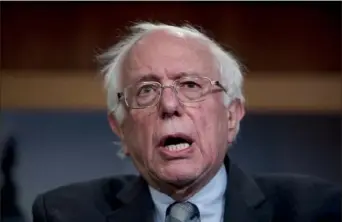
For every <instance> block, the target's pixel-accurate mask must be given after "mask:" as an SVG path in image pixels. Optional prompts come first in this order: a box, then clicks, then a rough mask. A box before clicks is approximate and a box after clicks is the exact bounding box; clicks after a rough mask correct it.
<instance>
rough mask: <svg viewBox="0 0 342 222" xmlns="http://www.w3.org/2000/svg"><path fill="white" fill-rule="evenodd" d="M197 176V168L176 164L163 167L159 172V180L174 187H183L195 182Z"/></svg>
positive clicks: (198, 172)
mask: <svg viewBox="0 0 342 222" xmlns="http://www.w3.org/2000/svg"><path fill="white" fill-rule="evenodd" d="M199 175H200V171H199V169H198V168H197V169H196V168H194V167H191V166H189V165H188V166H185V165H184V164H178V165H171V166H167V167H164V168H163V171H162V172H160V179H162V180H164V181H166V182H168V183H171V184H174V185H185V184H188V183H191V182H193V181H194V180H196V179H197V178H198V177H199Z"/></svg>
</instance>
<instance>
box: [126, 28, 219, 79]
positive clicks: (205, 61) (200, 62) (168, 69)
mask: <svg viewBox="0 0 342 222" xmlns="http://www.w3.org/2000/svg"><path fill="white" fill-rule="evenodd" d="M184 74H189V75H199V76H207V77H210V78H218V72H217V65H216V63H215V60H214V57H213V54H212V53H211V51H210V48H209V46H208V45H207V44H205V43H204V41H201V40H199V39H195V38H193V37H182V36H177V35H173V34H170V33H167V32H165V31H156V32H154V33H150V34H148V35H146V36H144V37H143V38H142V39H141V40H139V41H138V42H137V43H136V44H135V45H134V46H133V47H132V48H131V50H130V51H129V53H128V54H127V56H126V58H125V62H124V66H123V76H122V83H123V85H124V86H126V85H129V84H132V83H134V82H137V81H139V80H140V79H144V77H146V76H154V78H155V79H156V80H160V81H162V80H165V79H176V78H178V77H179V76H181V75H184Z"/></svg>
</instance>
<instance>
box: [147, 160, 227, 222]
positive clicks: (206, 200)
mask: <svg viewBox="0 0 342 222" xmlns="http://www.w3.org/2000/svg"><path fill="white" fill-rule="evenodd" d="M226 187H227V172H226V168H225V166H224V165H223V164H222V166H221V168H220V169H219V171H218V172H217V173H216V175H215V176H214V177H213V178H212V179H211V180H210V181H209V183H207V184H206V185H205V186H204V187H203V188H202V189H201V190H200V191H199V192H197V193H196V194H195V195H194V196H192V197H191V198H189V200H188V201H190V202H191V203H193V204H195V205H196V206H197V207H198V209H199V211H200V214H201V217H206V216H210V215H211V214H214V213H217V209H218V208H217V207H219V208H221V205H222V203H223V202H224V193H225V191H226ZM149 190H150V193H151V196H152V200H153V202H154V204H155V207H156V220H157V221H165V213H166V209H167V207H168V206H169V205H170V204H172V203H173V202H174V201H175V200H173V199H172V198H171V197H169V196H168V195H166V194H164V193H161V192H159V191H158V190H156V189H154V188H153V187H151V186H149ZM216 205H219V206H216Z"/></svg>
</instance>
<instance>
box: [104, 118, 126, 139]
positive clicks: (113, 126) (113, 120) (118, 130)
mask: <svg viewBox="0 0 342 222" xmlns="http://www.w3.org/2000/svg"><path fill="white" fill-rule="evenodd" d="M108 122H109V125H110V128H111V129H112V131H113V133H115V134H116V135H117V136H118V137H119V138H120V139H121V140H122V137H123V133H122V130H121V126H120V124H119V122H118V121H117V119H116V118H115V116H114V115H113V113H109V114H108Z"/></svg>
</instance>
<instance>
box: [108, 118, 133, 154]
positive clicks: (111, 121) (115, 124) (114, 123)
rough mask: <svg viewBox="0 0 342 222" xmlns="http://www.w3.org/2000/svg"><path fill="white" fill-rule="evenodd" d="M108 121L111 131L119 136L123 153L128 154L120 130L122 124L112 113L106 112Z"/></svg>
mask: <svg viewBox="0 0 342 222" xmlns="http://www.w3.org/2000/svg"><path fill="white" fill-rule="evenodd" d="M108 122H109V125H110V128H111V129H112V131H113V133H115V134H116V135H117V136H118V137H119V138H120V140H121V145H122V146H123V147H122V149H123V152H124V154H125V155H127V156H129V152H128V149H127V146H126V144H125V137H124V133H123V130H122V125H121V124H120V123H119V122H118V120H117V119H116V118H115V116H114V114H113V113H109V114H108Z"/></svg>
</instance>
